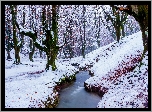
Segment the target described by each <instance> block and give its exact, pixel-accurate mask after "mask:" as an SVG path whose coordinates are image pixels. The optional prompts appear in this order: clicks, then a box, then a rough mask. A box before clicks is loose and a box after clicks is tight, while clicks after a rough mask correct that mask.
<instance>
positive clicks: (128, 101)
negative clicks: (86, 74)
mask: <svg viewBox="0 0 152 112" xmlns="http://www.w3.org/2000/svg"><path fill="white" fill-rule="evenodd" d="M141 36H142V34H141V32H138V33H135V34H133V35H131V36H129V37H125V38H124V39H123V40H121V41H120V43H121V44H119V43H117V42H113V43H111V45H108V46H107V47H109V46H110V47H109V49H108V50H105V51H103V50H102V49H104V48H100V49H98V50H96V51H94V53H92V54H91V53H90V54H88V57H93V58H99V61H98V62H96V63H95V61H94V62H93V61H92V60H91V58H90V59H89V60H88V58H87V59H85V61H84V62H85V63H86V62H87V64H88V63H90V62H91V61H92V62H93V63H94V64H93V67H92V68H91V69H90V70H91V71H92V72H93V73H94V76H93V77H90V78H89V79H87V80H86V81H85V86H86V88H87V89H90V91H99V92H103V91H105V90H106V92H105V94H104V96H103V97H102V100H101V101H100V102H99V104H98V106H97V107H98V108H130V107H131V108H143V107H144V106H145V103H146V102H147V99H146V98H148V96H147V95H148V92H147V91H148V88H147V85H148V57H147V56H146V57H145V58H144V59H143V63H145V65H143V66H142V67H141V68H140V70H139V68H138V67H136V68H135V70H134V71H133V72H128V73H127V69H128V68H131V67H133V66H135V65H136V64H138V63H137V62H138V60H139V59H140V56H141V53H142V51H143V46H142V37H141ZM113 47H114V48H113ZM147 53H148V52H147ZM97 55H99V56H98V57H97ZM133 59H135V60H133ZM90 60H91V61H90ZM80 66H84V64H82V63H80ZM124 71H125V72H124ZM115 74H116V75H115ZM143 74H144V75H143ZM128 77H130V78H128ZM96 88H97V89H99V90H97V89H96ZM105 88H106V89H105ZM141 95H142V96H141ZM139 96H140V97H139Z"/></svg>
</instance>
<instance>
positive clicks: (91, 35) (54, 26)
mask: <svg viewBox="0 0 152 112" xmlns="http://www.w3.org/2000/svg"><path fill="white" fill-rule="evenodd" d="M7 7H8V9H9V11H10V12H9V11H8V12H7V10H6V12H7V13H6V17H5V18H6V19H5V20H6V21H8V22H6V23H5V28H6V29H5V34H6V36H5V38H6V41H5V43H6V51H7V54H8V57H7V58H8V59H9V58H11V57H10V53H9V52H10V51H11V49H12V48H13V49H14V50H15V59H16V61H15V63H16V64H19V63H20V55H19V52H20V50H21V51H22V53H24V48H27V49H28V53H27V54H28V55H29V60H30V61H34V60H33V55H34V53H35V50H39V51H40V52H39V54H40V57H42V52H43V53H45V54H46V57H47V64H46V69H47V70H48V69H49V67H50V66H52V70H55V69H56V64H55V60H56V59H57V57H58V56H59V57H62V58H73V57H75V56H82V57H83V58H85V55H86V53H89V52H91V51H92V50H95V49H97V48H99V47H101V46H103V45H107V44H109V43H111V42H112V41H113V40H114V39H113V38H117V41H119V39H120V37H121V36H122V37H123V36H125V35H127V34H126V33H125V32H126V28H130V31H131V29H132V32H135V31H133V30H134V29H135V27H136V25H135V24H136V23H135V24H132V21H134V20H133V19H132V18H129V17H130V16H128V15H129V13H126V11H127V10H126V9H125V7H124V6H123V7H124V8H123V10H122V9H120V7H115V6H111V7H110V6H108V7H109V9H106V6H102V5H60V6H58V5H25V6H20V5H18V6H17V5H7ZM141 10H144V9H143V8H142V7H141ZM140 15H141V14H140ZM8 16H9V17H8ZM146 17H147V16H146ZM142 20H143V21H144V18H143V19H142ZM11 21H12V23H11ZM138 21H140V20H138ZM140 22H141V21H140ZM145 24H147V23H146V22H145ZM140 26H141V27H142V31H143V32H144V31H145V27H144V25H143V24H142V22H141V23H140ZM18 33H19V35H18ZM127 33H128V32H127ZM128 34H130V33H128ZM143 35H144V34H143ZM144 36H145V35H144ZM27 37H30V38H27ZM144 43H145V41H144ZM59 49H60V50H59ZM58 51H60V55H58Z"/></svg>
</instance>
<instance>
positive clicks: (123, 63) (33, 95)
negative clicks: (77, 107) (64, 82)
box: [5, 32, 148, 108]
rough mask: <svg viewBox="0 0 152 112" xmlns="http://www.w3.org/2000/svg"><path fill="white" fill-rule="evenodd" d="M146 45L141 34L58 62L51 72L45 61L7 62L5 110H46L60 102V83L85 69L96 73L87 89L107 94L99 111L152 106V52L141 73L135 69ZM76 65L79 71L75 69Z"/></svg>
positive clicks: (90, 79)
mask: <svg viewBox="0 0 152 112" xmlns="http://www.w3.org/2000/svg"><path fill="white" fill-rule="evenodd" d="M142 45H143V44H142V34H141V32H138V33H135V34H133V35H130V36H128V37H124V38H123V39H122V40H120V42H119V43H118V42H116V41H114V42H112V43H111V44H109V45H106V46H103V47H100V48H99V49H97V50H94V51H93V52H91V53H89V54H87V55H86V56H85V59H83V58H82V57H81V56H80V57H76V58H72V59H69V61H63V60H62V59H58V60H57V61H56V65H57V68H58V69H57V70H56V71H51V70H50V71H47V72H46V71H45V64H46V60H45V59H40V58H35V59H34V62H30V61H29V59H28V58H25V57H23V56H21V62H22V64H21V65H13V64H12V63H13V61H8V60H5V107H6V108H40V107H42V108H45V107H46V103H47V104H49V103H54V102H56V99H57V97H58V92H57V91H56V90H54V88H55V86H56V85H57V84H56V82H59V81H61V78H64V77H65V76H71V75H73V74H75V73H76V72H77V71H79V69H81V70H83V69H84V70H89V71H90V73H92V74H93V76H92V77H90V78H89V79H87V80H86V81H85V88H86V89H87V90H88V91H92V92H98V93H104V94H102V95H103V96H102V99H101V101H100V102H99V103H98V105H97V108H145V107H146V105H147V103H148V56H147V55H148V52H147V53H146V56H145V57H144V59H143V61H142V63H143V64H142V66H141V67H140V70H139V67H138V66H137V67H136V68H135V69H134V70H133V68H134V67H135V66H136V65H137V64H138V65H139V61H140V58H141V54H142V51H143V46H142ZM13 52H14V51H12V52H11V55H12V57H13V55H14V54H13ZM5 56H6V54H5ZM73 63H77V64H78V65H79V68H75V67H73V66H72V65H71V64H73ZM100 95H101V94H100ZM50 99H51V100H50ZM84 100H85V99H84Z"/></svg>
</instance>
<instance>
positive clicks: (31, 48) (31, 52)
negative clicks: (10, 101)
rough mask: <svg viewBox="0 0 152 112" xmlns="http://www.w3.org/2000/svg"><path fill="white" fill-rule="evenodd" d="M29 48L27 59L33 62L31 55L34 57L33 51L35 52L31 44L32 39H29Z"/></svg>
mask: <svg viewBox="0 0 152 112" xmlns="http://www.w3.org/2000/svg"><path fill="white" fill-rule="evenodd" d="M29 47H30V52H29V59H30V61H32V62H33V55H34V51H35V45H34V44H33V41H32V39H30V45H29Z"/></svg>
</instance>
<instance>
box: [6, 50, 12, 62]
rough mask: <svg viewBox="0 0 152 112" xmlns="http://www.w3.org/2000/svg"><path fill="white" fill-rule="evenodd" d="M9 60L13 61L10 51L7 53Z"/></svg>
mask: <svg viewBox="0 0 152 112" xmlns="http://www.w3.org/2000/svg"><path fill="white" fill-rule="evenodd" d="M8 59H12V58H11V55H10V52H9V51H7V60H8Z"/></svg>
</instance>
